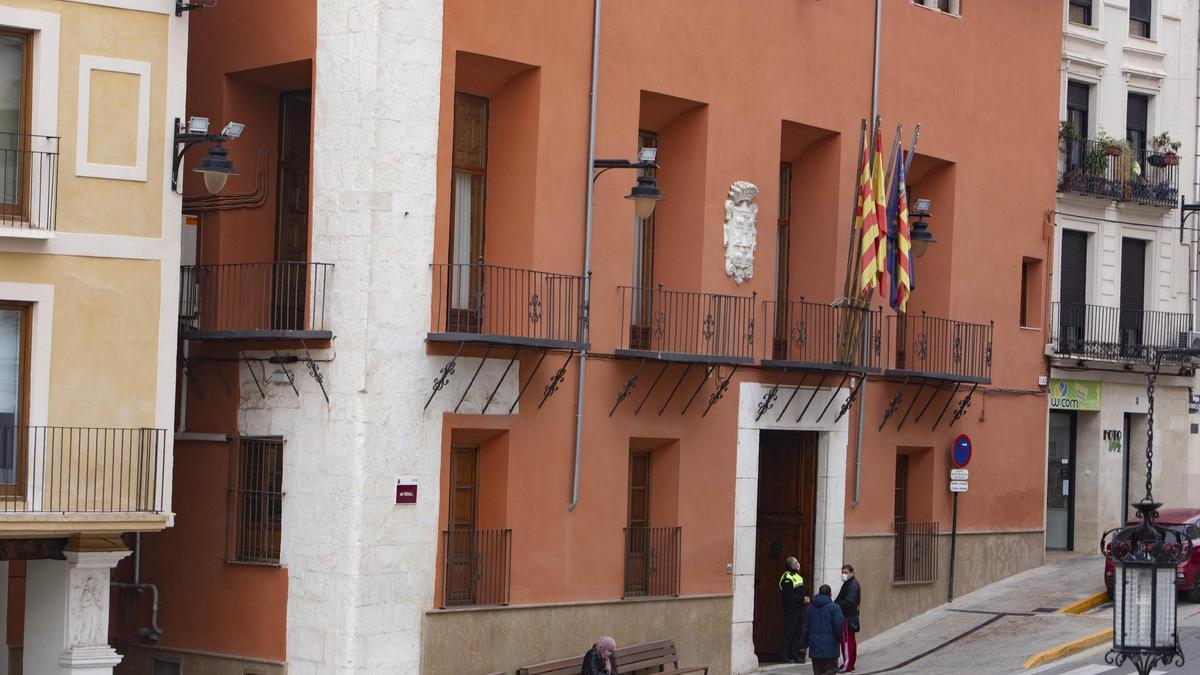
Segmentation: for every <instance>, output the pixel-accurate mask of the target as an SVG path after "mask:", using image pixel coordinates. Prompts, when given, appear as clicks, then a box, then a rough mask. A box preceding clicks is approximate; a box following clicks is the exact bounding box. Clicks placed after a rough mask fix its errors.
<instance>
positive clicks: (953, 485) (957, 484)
mask: <svg viewBox="0 0 1200 675" xmlns="http://www.w3.org/2000/svg"><path fill="white" fill-rule="evenodd" d="M950 491H951V492H966V491H967V481H965V480H952V481H950Z"/></svg>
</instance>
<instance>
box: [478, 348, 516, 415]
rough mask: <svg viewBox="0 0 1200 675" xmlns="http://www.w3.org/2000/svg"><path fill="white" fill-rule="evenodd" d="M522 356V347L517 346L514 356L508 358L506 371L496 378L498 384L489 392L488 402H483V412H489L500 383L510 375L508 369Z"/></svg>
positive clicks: (484, 413)
mask: <svg viewBox="0 0 1200 675" xmlns="http://www.w3.org/2000/svg"><path fill="white" fill-rule="evenodd" d="M520 356H521V348H520V347H517V348H516V349H514V350H513V355H512V358H511V359H509V360H508V365H507V366H505V367H504V372H503V373H501V374H500V379H499V380H496V386H495V387H493V388H492V393H490V394H488V397H487V402H486V403H484V404H483V411H482V412H481V414H483V415H486V414H487V409H488V406H490V405H492V399H494V398H496V392H498V391H500V385H502V384H504V378H506V377H508V371H510V370H512V367H513V364H514V363H516V362H517V358H518V357H520ZM518 374H519V373H518Z"/></svg>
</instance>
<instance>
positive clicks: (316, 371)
mask: <svg viewBox="0 0 1200 675" xmlns="http://www.w3.org/2000/svg"><path fill="white" fill-rule="evenodd" d="M300 347H301V348H303V349H304V362H305V363H306V364H307V365H308V373H309V375H312V378H313V379H314V380H316V381H317V386H318V387H320V388H321V394H322V395H323V396H324V397H325V405H329V392H327V391H325V378H324V377H322V376H321V369H320V368H318V367H317V362H316V361H313V357H312V354H310V353H308V345H306V344H304V340H300Z"/></svg>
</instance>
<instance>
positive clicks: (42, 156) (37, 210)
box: [0, 132, 59, 232]
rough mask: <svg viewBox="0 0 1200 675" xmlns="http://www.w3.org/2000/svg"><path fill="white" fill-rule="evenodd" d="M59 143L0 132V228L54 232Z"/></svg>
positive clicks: (49, 137) (25, 135) (54, 139)
mask: <svg viewBox="0 0 1200 675" xmlns="http://www.w3.org/2000/svg"><path fill="white" fill-rule="evenodd" d="M58 143H59V139H58V137H57V136H35V135H32V134H13V133H7V132H0V228H15V229H18V230H27V231H36V230H41V231H45V232H51V231H53V230H54V225H55V222H54V221H55V215H56V213H57V211H58Z"/></svg>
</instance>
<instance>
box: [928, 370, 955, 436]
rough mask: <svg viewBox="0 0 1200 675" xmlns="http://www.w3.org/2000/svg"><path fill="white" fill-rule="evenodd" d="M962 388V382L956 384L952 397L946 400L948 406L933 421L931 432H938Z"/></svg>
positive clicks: (952, 390) (943, 407)
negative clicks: (959, 389)
mask: <svg viewBox="0 0 1200 675" xmlns="http://www.w3.org/2000/svg"><path fill="white" fill-rule="evenodd" d="M961 386H962V383H961V382H955V383H954V388H953V389H951V390H950V396H949V397H948V398H946V405H944V406H942V412H941V414H940V415H938V418H937V419H936V420H934V421H933V426H932V427H931V428H930V429H929V430H930V431H936V430H937V428H938V425H939V424H941V423H942V418H943V417H945V416H946V411H947V410H949V409H950V403H951V402H952V401H954V397H955V396H957V395H958V388H959V387H961Z"/></svg>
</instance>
